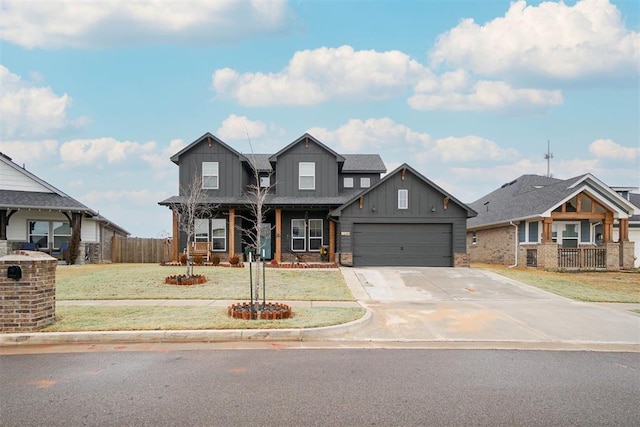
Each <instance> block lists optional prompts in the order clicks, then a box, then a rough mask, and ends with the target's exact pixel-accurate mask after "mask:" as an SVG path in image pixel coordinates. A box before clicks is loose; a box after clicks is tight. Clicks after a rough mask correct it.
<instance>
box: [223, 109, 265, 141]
mask: <svg viewBox="0 0 640 427" xmlns="http://www.w3.org/2000/svg"><path fill="white" fill-rule="evenodd" d="M265 132H266V126H265V124H264V122H261V121H259V120H258V121H252V120H249V119H248V118H247V117H245V116H236V115H235V114H231V115H229V117H227V118H226V119H224V120H223V121H222V125H221V126H220V127H219V128H218V130H217V131H216V135H217V136H218V137H220V138H221V139H222V140H223V141H225V142H226V141H227V140H240V141H247V140H248V139H251V140H254V139H257V138H260V137H262V136H264V134H265Z"/></svg>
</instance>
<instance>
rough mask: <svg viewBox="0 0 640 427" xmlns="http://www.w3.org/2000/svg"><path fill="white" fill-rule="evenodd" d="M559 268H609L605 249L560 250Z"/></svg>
mask: <svg viewBox="0 0 640 427" xmlns="http://www.w3.org/2000/svg"><path fill="white" fill-rule="evenodd" d="M558 268H580V269H598V268H607V250H606V249H604V248H558Z"/></svg>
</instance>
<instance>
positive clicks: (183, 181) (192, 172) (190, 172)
mask: <svg viewBox="0 0 640 427" xmlns="http://www.w3.org/2000/svg"><path fill="white" fill-rule="evenodd" d="M202 162H218V174H219V189H218V190H207V192H208V193H210V194H211V195H216V196H220V197H227V196H238V195H240V194H242V184H243V181H244V179H245V177H246V175H245V172H244V171H243V167H242V164H241V162H240V158H239V157H238V155H236V154H234V153H233V152H231V151H229V150H228V149H227V148H226V147H223V146H222V145H220V144H218V143H216V142H215V141H213V143H212V145H211V147H209V145H208V143H207V141H202V142H201V143H200V144H198V145H197V146H195V147H192V148H191V149H190V150H189V151H188V152H186V153H184V154H183V155H182V156H180V195H183V190H184V188H185V187H186V186H188V185H189V184H190V183H191V182H192V181H193V177H194V176H197V177H199V178H200V177H202Z"/></svg>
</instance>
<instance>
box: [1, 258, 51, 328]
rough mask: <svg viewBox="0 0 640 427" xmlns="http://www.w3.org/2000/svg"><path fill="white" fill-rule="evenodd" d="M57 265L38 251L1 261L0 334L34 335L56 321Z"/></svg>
mask: <svg viewBox="0 0 640 427" xmlns="http://www.w3.org/2000/svg"><path fill="white" fill-rule="evenodd" d="M56 265H57V260H56V259H55V258H53V257H51V256H49V255H47V254H45V253H44V252H38V251H14V252H12V253H10V254H8V255H5V256H3V257H0V304H1V307H0V332H4V333H9V332H32V331H36V330H38V329H40V328H43V327H45V326H47V325H49V324H51V323H53V322H54V321H55V319H56V286H55V284H56Z"/></svg>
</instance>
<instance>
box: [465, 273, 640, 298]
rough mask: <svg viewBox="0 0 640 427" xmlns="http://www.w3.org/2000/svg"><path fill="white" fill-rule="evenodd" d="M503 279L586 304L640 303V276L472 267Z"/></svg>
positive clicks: (634, 274) (638, 274) (633, 274)
mask: <svg viewBox="0 0 640 427" xmlns="http://www.w3.org/2000/svg"><path fill="white" fill-rule="evenodd" d="M473 267H477V268H485V269H487V270H490V271H493V272H494V273H498V274H500V275H502V276H505V277H509V278H511V279H514V280H518V281H520V282H523V283H526V284H528V285H531V286H535V287H538V288H540V289H544V290H545V291H549V292H553V293H555V294H557V295H560V296H563V297H567V298H571V299H574V300H576V301H586V302H621V303H640V273H638V271H635V272H584V271H583V272H552V271H541V270H535V269H522V268H517V269H509V268H506V267H502V266H495V265H473Z"/></svg>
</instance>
